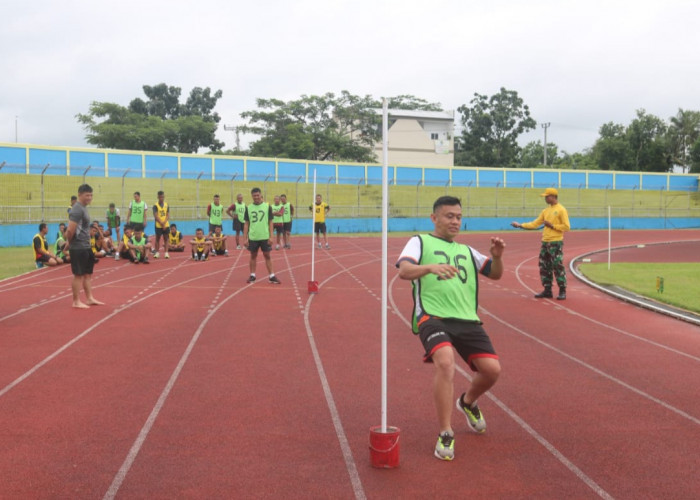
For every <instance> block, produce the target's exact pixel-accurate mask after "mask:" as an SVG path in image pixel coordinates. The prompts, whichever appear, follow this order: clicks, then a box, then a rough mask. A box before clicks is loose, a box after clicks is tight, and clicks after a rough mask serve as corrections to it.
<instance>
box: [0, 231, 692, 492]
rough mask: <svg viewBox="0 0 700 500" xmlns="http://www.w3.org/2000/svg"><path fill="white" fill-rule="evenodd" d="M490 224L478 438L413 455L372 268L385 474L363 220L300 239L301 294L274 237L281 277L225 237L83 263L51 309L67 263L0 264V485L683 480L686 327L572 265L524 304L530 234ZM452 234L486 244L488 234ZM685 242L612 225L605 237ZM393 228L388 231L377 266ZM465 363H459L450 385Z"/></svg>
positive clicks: (688, 358)
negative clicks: (82, 272)
mask: <svg viewBox="0 0 700 500" xmlns="http://www.w3.org/2000/svg"><path fill="white" fill-rule="evenodd" d="M502 236H503V237H504V239H505V240H506V244H507V248H506V257H505V259H506V260H505V263H506V267H507V271H506V273H505V275H504V277H503V279H501V280H500V281H497V282H493V281H490V280H481V299H480V305H481V308H482V310H481V317H482V319H483V320H484V323H485V327H486V329H487V331H488V332H489V334H490V335H491V337H492V340H493V342H494V344H495V347H496V349H497V351H498V353H499V355H500V358H501V362H502V365H503V374H502V377H501V379H500V380H499V383H498V384H497V385H496V386H495V387H494V389H493V391H492V392H491V393H489V394H488V396H485V397H483V398H482V399H481V401H480V406H481V407H482V410H483V411H484V415H485V416H486V419H487V422H488V430H487V432H486V434H484V435H476V434H472V433H469V432H468V431H467V430H466V426H465V425H464V422H462V421H461V417H460V416H459V415H455V417H454V418H455V422H454V424H455V428H456V429H457V430H458V432H457V437H456V448H455V450H456V458H455V460H454V461H453V462H451V463H446V462H441V461H438V460H436V459H435V458H433V456H432V450H433V446H434V444H435V440H436V434H437V430H438V429H437V428H436V417H435V411H434V409H433V404H432V396H431V392H430V391H431V383H432V367H431V366H430V365H426V364H424V363H422V361H421V354H422V349H421V347H420V343H419V341H418V340H417V339H416V338H415V337H414V336H413V335H412V334H411V333H410V329H409V327H408V321H409V318H410V309H411V305H412V301H411V297H410V283H408V282H404V281H401V280H398V279H396V273H395V272H394V271H393V270H392V269H390V270H389V283H390V289H389V292H390V293H389V306H390V314H389V321H388V338H389V374H388V384H389V394H388V408H389V419H388V420H389V424H390V425H394V426H398V427H400V428H401V452H400V460H401V465H400V467H399V468H397V469H391V470H382V469H374V468H372V467H371V466H370V460H369V450H368V444H369V428H370V427H371V426H374V425H378V424H379V423H380V418H381V415H380V383H379V382H380V354H379V353H380V313H381V279H380V278H381V272H380V271H381V268H380V261H381V248H380V240H379V238H333V239H332V240H331V242H332V245H333V248H332V249H331V250H330V251H326V250H321V251H317V252H316V256H317V262H316V268H315V272H316V278H317V280H318V281H319V282H320V293H319V294H318V295H311V296H310V295H308V293H307V290H306V288H307V281H308V280H309V278H310V240H309V239H308V238H297V239H296V240H295V241H294V249H293V250H291V251H278V252H274V254H273V257H274V262H275V268H276V271H277V274H278V276H279V277H280V279H281V280H282V283H283V284H282V285H281V286H274V285H270V284H268V283H266V282H265V280H260V281H258V282H257V283H255V284H253V285H246V284H245V280H246V277H247V270H248V258H247V254H246V253H245V252H234V255H232V256H231V257H228V258H222V257H218V258H216V259H212V260H210V261H209V262H192V261H189V260H187V259H186V258H185V256H182V255H180V256H176V257H174V258H172V259H170V260H169V261H163V260H159V261H154V262H153V263H152V264H151V265H149V266H144V265H140V266H135V265H131V264H128V263H124V262H114V261H111V260H109V261H103V262H101V263H100V264H99V265H98V266H97V268H96V272H95V275H94V288H95V294H96V296H97V297H98V298H99V299H101V300H103V301H105V302H107V305H106V306H99V307H92V308H91V309H89V310H86V311H80V310H74V309H72V308H71V307H70V304H71V302H70V269H69V268H68V267H65V266H64V267H59V268H53V269H45V270H40V271H37V272H32V273H30V274H27V275H23V276H20V277H17V278H13V279H8V280H4V281H0V299H1V300H0V331H1V332H2V333H1V334H0V429H1V430H0V498H100V497H101V498H115V497H116V498H272V497H276V498H426V497H440V496H451V497H465V496H467V495H477V496H479V497H483V498H551V499H555V498H556V499H560V498H566V497H568V498H596V497H604V498H634V499H637V498H674V499H683V498H698V496H700V476H699V475H698V474H697V470H698V468H699V467H700V458H699V457H700V398H699V397H698V383H699V382H700V328H698V327H697V326H693V325H691V324H688V323H684V322H680V321H677V320H674V319H671V318H669V317H666V316H661V315H657V314H655V313H652V312H650V311H646V310H643V309H639V308H636V307H634V306H632V305H629V304H627V303H622V302H618V301H616V300H614V299H611V298H609V297H607V296H606V295H604V294H602V293H600V292H597V291H596V290H594V289H591V288H589V287H587V286H586V285H584V284H581V283H578V282H576V281H575V279H574V278H573V277H570V282H569V289H568V296H569V299H568V300H567V301H565V302H557V301H551V300H545V301H538V300H536V299H534V298H533V297H532V294H533V292H534V291H537V290H538V289H539V279H538V271H537V252H538V247H539V241H538V240H539V234H537V233H525V232H507V233H505V234H504V235H502ZM461 239H462V240H463V241H465V242H468V243H470V244H472V245H473V246H474V247H476V248H477V249H480V250H481V251H483V252H486V251H487V248H488V239H489V235H485V234H464V235H462V236H461ZM691 240H693V241H698V240H700V232H698V231H654V232H641V231H625V232H616V233H614V236H613V245H614V246H622V245H631V244H637V243H652V242H662V241H691ZM405 241H406V238H390V240H389V252H390V257H389V262H390V264H393V262H394V261H395V259H396V257H397V256H398V254H399V252H400V250H401V248H402V247H403V245H404V243H405ZM302 247H303V248H302ZM606 247H607V233H605V232H596V231H592V232H573V233H570V234H568V235H567V237H566V244H565V253H566V257H567V259H570V258H573V257H575V256H577V255H580V254H582V253H585V252H589V251H593V250H598V249H602V248H606ZM654 248H661V246H648V247H646V249H647V250H648V251H652V250H653V249H654ZM263 268H264V266H263V265H262V262H261V263H259V266H258V269H259V270H262V269H263ZM468 378H469V372H468V370H467V369H465V368H464V365H461V368H460V370H459V373H458V376H457V380H456V386H457V387H456V390H457V392H461V391H462V390H463V388H464V387H466V386H467V384H468V383H469V382H468Z"/></svg>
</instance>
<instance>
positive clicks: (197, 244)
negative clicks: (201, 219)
mask: <svg viewBox="0 0 700 500" xmlns="http://www.w3.org/2000/svg"><path fill="white" fill-rule="evenodd" d="M190 245H192V260H202V261H204V260H209V253H210V252H211V241H209V238H207V237H206V236H205V235H204V230H203V229H202V228H201V227H198V228H197V230H196V231H195V234H194V238H192V239H191V240H190Z"/></svg>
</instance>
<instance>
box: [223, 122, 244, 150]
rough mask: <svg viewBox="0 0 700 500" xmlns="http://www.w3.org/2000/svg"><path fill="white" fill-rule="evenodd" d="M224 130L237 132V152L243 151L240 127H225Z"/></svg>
mask: <svg viewBox="0 0 700 500" xmlns="http://www.w3.org/2000/svg"><path fill="white" fill-rule="evenodd" d="M224 130H226V131H227V132H235V133H236V151H240V150H241V136H240V133H239V131H238V127H236V126H234V125H224Z"/></svg>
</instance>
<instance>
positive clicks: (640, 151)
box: [76, 83, 700, 172]
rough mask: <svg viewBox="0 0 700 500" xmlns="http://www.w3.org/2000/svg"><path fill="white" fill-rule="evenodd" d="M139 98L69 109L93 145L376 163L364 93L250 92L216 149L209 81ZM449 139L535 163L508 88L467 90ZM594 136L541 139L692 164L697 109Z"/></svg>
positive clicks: (570, 160) (460, 148)
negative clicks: (245, 137) (246, 138)
mask: <svg viewBox="0 0 700 500" xmlns="http://www.w3.org/2000/svg"><path fill="white" fill-rule="evenodd" d="M143 92H144V94H145V96H146V99H143V98H141V97H137V98H135V99H133V100H132V101H131V102H130V103H129V105H128V106H122V105H119V104H116V103H109V102H98V101H95V102H92V103H91V104H90V107H89V110H88V112H87V113H84V114H78V115H77V116H76V118H77V120H78V122H79V123H81V124H82V125H83V126H84V128H85V131H86V140H87V142H88V143H89V144H93V145H95V146H97V147H101V148H116V149H131V150H149V151H168V152H180V153H196V152H198V151H200V150H202V149H208V150H209V153H212V154H232V155H246V156H258V157H274V158H290V159H299V160H313V161H336V162H337V161H349V162H359V163H366V162H377V161H378V158H377V157H376V155H375V153H374V145H375V144H377V143H378V142H380V141H381V113H379V112H378V110H380V109H381V107H382V103H381V101H380V100H379V99H376V98H374V97H372V96H370V95H365V96H359V95H354V94H352V93H350V92H348V91H346V90H343V91H342V92H340V93H339V94H335V93H332V92H328V93H326V94H323V95H302V96H300V97H299V98H298V99H294V100H289V101H283V100H280V99H262V98H260V99H257V100H256V109H252V110H249V111H244V112H242V113H241V115H240V116H241V118H242V120H243V123H242V124H241V125H239V126H236V127H235V132H236V134H239V133H248V134H253V135H255V136H256V137H257V139H256V140H254V141H252V142H251V143H250V145H249V146H248V147H247V148H245V149H243V148H241V147H240V146H239V145H238V144H237V145H236V147H234V148H229V149H224V147H225V144H224V143H223V142H221V141H219V140H217V139H216V131H217V128H218V125H219V122H220V121H221V117H220V116H219V115H218V113H216V112H215V111H214V108H215V107H216V104H217V102H218V100H219V99H220V98H221V96H222V95H223V93H222V91H221V90H217V91H215V92H212V90H211V89H210V88H209V87H206V88H200V87H195V88H193V89H192V90H191V91H190V94H189V96H188V97H187V99H186V100H185V102H184V103H181V102H180V101H181V99H180V96H181V94H182V89H181V88H179V87H173V86H168V85H166V84H165V83H161V84H159V85H154V86H149V85H144V86H143ZM388 104H389V109H401V110H421V111H443V109H442V106H441V104H440V103H435V102H429V101H426V100H425V99H421V98H419V97H416V96H413V95H399V96H395V97H391V98H388ZM457 112H458V117H457V124H456V125H457V127H456V129H457V132H456V133H455V137H454V144H455V151H454V158H455V160H454V163H455V165H456V166H480V167H511V168H538V167H542V166H544V165H543V159H544V157H545V154H544V153H545V151H544V148H545V146H544V145H543V143H542V141H532V142H529V143H528V144H526V145H525V146H522V147H521V146H520V145H519V144H518V139H519V137H520V136H521V135H522V134H523V133H525V132H527V131H529V130H533V129H535V128H536V126H537V121H536V120H535V119H534V118H533V117H532V116H531V112H530V109H529V107H528V106H527V104H525V102H524V101H523V99H522V98H521V97H520V96H519V95H518V93H517V92H516V91H514V90H508V89H505V88H501V89H500V91H499V92H498V93H496V94H494V95H491V96H487V95H482V94H479V93H475V94H474V97H473V98H472V99H471V100H470V101H469V102H468V103H466V104H463V105H461V106H459V107H458V108H457ZM598 133H599V136H598V138H597V139H596V141H595V143H594V144H593V145H592V146H591V147H590V148H587V149H585V150H583V151H582V152H575V153H568V152H566V151H561V152H560V151H559V148H558V146H557V145H556V144H555V143H549V142H548V143H547V144H546V147H547V166H548V167H556V168H574V169H577V168H578V169H591V170H597V169H600V170H621V171H646V172H668V171H670V170H671V169H672V168H673V167H674V166H680V167H682V168H683V169H684V171H688V172H700V112H699V111H690V110H683V109H679V110H678V113H677V114H676V115H675V116H672V117H670V118H669V119H668V121H665V120H664V119H662V118H659V117H657V116H654V115H651V114H648V113H647V112H646V111H645V110H644V109H639V110H637V112H636V116H635V118H634V119H633V120H632V121H631V122H630V123H629V124H627V125H624V124H619V123H614V122H609V123H605V124H603V125H602V126H601V127H600V129H599V131H598Z"/></svg>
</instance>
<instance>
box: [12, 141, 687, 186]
mask: <svg viewBox="0 0 700 500" xmlns="http://www.w3.org/2000/svg"><path fill="white" fill-rule="evenodd" d="M46 167H50V172H51V174H52V175H56V174H57V173H59V174H60V173H65V175H69V176H79V177H81V178H82V176H86V177H141V178H161V177H163V178H166V179H171V178H177V179H196V178H200V179H207V180H231V179H238V180H251V181H252V180H269V181H278V182H299V181H301V182H311V181H312V180H313V174H314V171H315V172H316V176H317V181H318V182H319V183H320V184H326V183H333V184H353V185H357V184H380V183H381V178H382V172H381V171H382V168H381V166H380V165H376V164H357V163H326V162H323V163H322V162H311V161H299V160H282V159H266V158H251V157H233V156H218V155H186V154H175V153H153V152H146V151H117V150H108V149H87V148H62V147H50V146H36V145H28V144H11V143H0V176H1V175H2V174H3V173H27V174H39V173H41V172H42V171H43V170H44V168H46ZM389 182H390V183H391V184H394V185H411V186H416V185H423V186H447V185H451V186H465V187H466V186H470V187H532V188H545V187H558V188H589V189H621V190H635V189H637V190H654V191H659V190H666V191H697V190H698V176H697V175H690V174H669V173H644V172H607V171H605V172H604V171H595V170H585V171H581V170H545V169H529V170H528V169H508V168H483V167H420V166H418V167H416V166H400V165H396V166H390V167H389Z"/></svg>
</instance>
